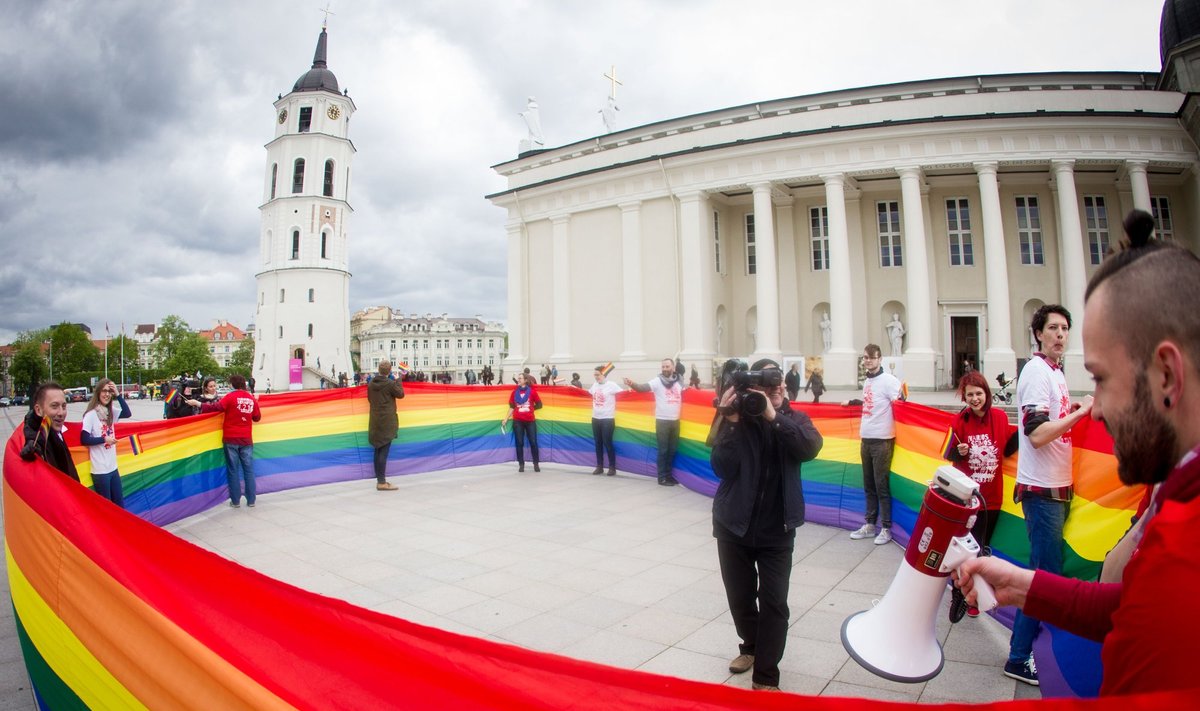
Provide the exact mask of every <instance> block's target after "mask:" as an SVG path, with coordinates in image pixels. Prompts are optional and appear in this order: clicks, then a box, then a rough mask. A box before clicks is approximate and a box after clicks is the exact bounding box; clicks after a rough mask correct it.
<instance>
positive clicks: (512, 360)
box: [363, 220, 529, 370]
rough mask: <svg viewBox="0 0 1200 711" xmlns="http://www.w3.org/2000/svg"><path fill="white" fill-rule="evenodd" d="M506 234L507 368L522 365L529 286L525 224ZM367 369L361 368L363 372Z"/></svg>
mask: <svg viewBox="0 0 1200 711" xmlns="http://www.w3.org/2000/svg"><path fill="white" fill-rule="evenodd" d="M504 229H505V231H506V232H507V233H508V356H507V357H506V358H505V359H504V365H506V366H508V367H509V368H510V369H511V368H515V367H521V366H522V365H523V364H524V363H525V358H526V355H525V347H526V345H527V341H526V336H525V314H526V313H527V311H528V307H529V304H528V299H527V292H526V289H527V288H528V284H529V274H528V263H527V260H526V252H527V249H528V244H527V241H526V238H525V229H524V225H523V224H522V223H521V222H520V221H516V220H514V221H512V222H509V223H507V224H505V225H504ZM366 369H367V368H366V367H365V366H364V367H363V370H366Z"/></svg>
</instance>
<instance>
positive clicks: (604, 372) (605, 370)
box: [600, 361, 617, 378]
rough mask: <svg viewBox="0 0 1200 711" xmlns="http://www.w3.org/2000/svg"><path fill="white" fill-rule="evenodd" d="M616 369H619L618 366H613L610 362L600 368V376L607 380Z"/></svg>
mask: <svg viewBox="0 0 1200 711" xmlns="http://www.w3.org/2000/svg"><path fill="white" fill-rule="evenodd" d="M616 369H617V366H615V365H613V364H612V361H609V362H607V363H605V364H604V365H602V366H600V374H601V375H603V376H604V377H606V378H607V377H608V374H609V373H611V372H613V371H614V370H616Z"/></svg>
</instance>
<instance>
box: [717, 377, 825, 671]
mask: <svg viewBox="0 0 1200 711" xmlns="http://www.w3.org/2000/svg"><path fill="white" fill-rule="evenodd" d="M772 368H773V369H776V370H778V369H779V364H778V363H776V362H774V361H772V360H768V359H765V358H764V359H763V360H760V361H758V362H757V363H755V364H754V367H753V370H755V371H759V370H767V369H772ZM780 380H782V378H781V379H780ZM776 382H778V383H779V384H778V385H775V386H773V387H762V388H754V389H752V390H750V391H749V392H745V393H739V392H738V391H737V390H736V389H735V388H732V387H731V388H728V389H727V390H726V391H725V392H724V393H723V395H722V396H721V399H720V401H719V402H718V412H719V413H720V417H719V418H718V421H717V423H716V424H715V427H716V430H717V434H716V442H715V444H714V445H713V450H712V457H711V462H712V468H713V473H715V474H716V475H717V477H718V478H719V479H720V480H721V483H720V484H719V485H718V487H717V493H716V496H714V498H713V536H714V537H715V538H716V539H717V556H718V558H719V560H720V564H721V581H722V582H723V583H724V584H725V596H726V597H727V598H728V600H729V612H730V614H731V615H732V616H733V624H734V628H735V629H736V630H737V633H738V637H740V638H741V640H742V642H741V644H740V645H739V646H738V649H739V651H740V654H739V655H738V656H737V658H735V659H734V660H733V661H732V662H730V663H729V671H731V672H733V673H735V674H741V673H744V672H747V671H749V670H750V669H754V676H753V678H752V682H753V684H752V686H753V688H755V689H770V690H778V689H779V660H781V659H782V658H783V648H784V644H785V642H786V640H787V627H788V614H789V611H788V604H787V598H788V586H789V578H790V576H791V572H792V549H793V547H794V545H795V540H796V528H797V527H798V526H800V525H802V524H803V523H804V493H803V492H802V491H801V488H800V463H801V462H807V461H810V460H812V459H815V458H816V456H817V454H819V453H820V451H821V446H822V445H823V444H824V441H823V439H822V438H821V433H820V432H818V431H817V428H816V427H815V426H813V423H812V420H811V419H809V417H808V415H805V414H804V413H802V412H799V411H797V410H792V409H791V406H790V404H789V403H788V401H787V400H786V399H785V398H784V393H783V390H784V388H783V384H782V382H780V381H776ZM739 397H746V398H754V399H761V400H765V402H761V401H760V402H758V403H757V404H759V405H761V407H762V414H761V415H754V416H751V415H748V414H745V412H744V411H740V410H739V408H738V404H737V403H738V402H739Z"/></svg>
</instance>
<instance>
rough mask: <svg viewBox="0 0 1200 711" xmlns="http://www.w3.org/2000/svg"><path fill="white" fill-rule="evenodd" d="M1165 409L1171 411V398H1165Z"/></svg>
mask: <svg viewBox="0 0 1200 711" xmlns="http://www.w3.org/2000/svg"><path fill="white" fill-rule="evenodd" d="M1163 407H1165V408H1167V409H1168V410H1170V409H1171V398H1169V397H1164V398H1163Z"/></svg>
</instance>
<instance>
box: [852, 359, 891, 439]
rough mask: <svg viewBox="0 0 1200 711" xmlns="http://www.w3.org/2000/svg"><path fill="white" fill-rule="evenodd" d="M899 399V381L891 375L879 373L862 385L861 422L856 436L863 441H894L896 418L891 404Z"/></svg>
mask: <svg viewBox="0 0 1200 711" xmlns="http://www.w3.org/2000/svg"><path fill="white" fill-rule="evenodd" d="M899 398H900V381H899V380H898V379H897V378H896V376H894V375H892V374H891V373H880V374H879V375H876V376H875V377H874V378H867V380H866V382H864V383H863V397H862V400H863V404H862V421H861V423H860V424H859V428H858V435H859V437H862V438H863V439H895V438H896V418H895V417H893V416H892V403H893V402H895V401H896V400H898V399H899Z"/></svg>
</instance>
